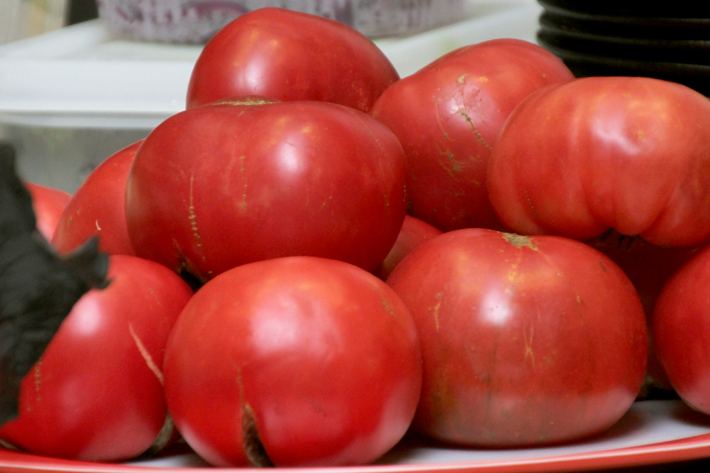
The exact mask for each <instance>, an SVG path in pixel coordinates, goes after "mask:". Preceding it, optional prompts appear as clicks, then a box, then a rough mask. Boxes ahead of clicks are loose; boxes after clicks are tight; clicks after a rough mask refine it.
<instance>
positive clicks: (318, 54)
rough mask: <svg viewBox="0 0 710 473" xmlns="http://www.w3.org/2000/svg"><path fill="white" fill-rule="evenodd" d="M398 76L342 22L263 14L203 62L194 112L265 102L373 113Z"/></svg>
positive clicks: (226, 36)
mask: <svg viewBox="0 0 710 473" xmlns="http://www.w3.org/2000/svg"><path fill="white" fill-rule="evenodd" d="M397 79H398V75H397V72H396V71H395V69H394V67H393V66H392V64H391V63H390V62H389V60H388V59H387V57H386V56H385V55H384V54H383V53H382V51H380V50H379V49H378V48H377V46H375V44H374V43H372V41H370V40H369V39H368V38H367V37H365V36H363V35H362V34H360V33H359V32H358V31H356V30H354V29H352V28H350V27H348V26H346V25H344V24H341V23H337V22H335V21H332V20H329V19H326V18H321V17H318V16H314V15H308V14H305V13H298V12H294V11H289V10H284V9H279V8H261V9H258V10H255V11H253V12H251V13H248V14H246V15H242V16H240V17H239V18H237V19H236V20H234V21H232V22H231V23H229V24H228V25H227V26H225V27H224V28H223V29H222V30H221V31H220V32H218V33H217V34H216V35H215V36H214V37H213V38H212V39H211V40H210V41H209V42H208V43H207V44H206V45H205V47H204V49H203V50H202V53H201V54H200V57H199V58H198V59H197V62H196V63H195V66H194V68H193V71H192V76H191V78H190V84H189V88H188V92H187V106H188V108H192V107H196V106H198V105H203V104H206V103H210V102H214V101H216V100H219V99H224V98H233V97H245V96H263V97H269V98H272V99H279V100H323V101H327V102H335V103H340V104H343V105H347V106H350V107H354V108H357V109H359V110H362V111H368V110H369V109H370V107H371V106H372V104H373V103H374V102H375V100H376V99H377V97H378V96H379V95H380V94H381V93H382V91H383V90H385V88H386V87H387V86H388V85H390V84H391V83H392V82H394V81H396V80H397Z"/></svg>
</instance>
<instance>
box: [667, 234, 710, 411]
mask: <svg viewBox="0 0 710 473" xmlns="http://www.w3.org/2000/svg"><path fill="white" fill-rule="evenodd" d="M709 284H710V247H707V248H705V249H704V250H703V251H702V252H700V253H699V254H698V255H696V256H694V257H693V258H692V259H691V260H690V261H689V262H688V263H686V264H685V265H684V266H683V267H682V268H681V269H680V270H679V271H678V272H677V273H676V274H675V275H674V276H673V278H672V279H671V280H670V281H669V282H668V284H667V285H666V286H665V287H664V289H663V292H662V293H661V296H660V297H659V299H658V303H657V304H656V310H655V312H654V314H653V337H654V345H655V348H656V353H657V355H658V358H659V360H660V361H661V364H662V365H663V368H664V369H665V371H666V374H667V375H668V379H669V380H670V382H671V385H672V386H673V387H674V388H675V390H676V392H677V393H678V395H679V396H680V397H681V398H682V399H683V400H684V401H685V402H686V403H687V404H688V405H689V406H691V407H692V408H694V409H697V410H699V411H701V412H704V413H705V414H710V298H709V297H708V285H709Z"/></svg>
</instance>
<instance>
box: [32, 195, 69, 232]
mask: <svg viewBox="0 0 710 473" xmlns="http://www.w3.org/2000/svg"><path fill="white" fill-rule="evenodd" d="M25 187H27V190H28V191H29V192H30V195H31V196H32V207H33V208H34V211H35V219H36V221H37V230H39V232H40V233H41V234H42V236H44V238H46V239H47V240H48V241H51V240H52V236H53V235H54V232H55V230H56V228H57V224H58V222H59V219H60V217H61V215H62V212H63V211H64V208H65V207H66V206H67V204H68V203H69V200H71V194H69V193H67V192H65V191H63V190H60V189H55V188H53V187H47V186H43V185H41V184H36V183H33V182H26V183H25Z"/></svg>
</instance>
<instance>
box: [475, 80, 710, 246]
mask: <svg viewBox="0 0 710 473" xmlns="http://www.w3.org/2000/svg"><path fill="white" fill-rule="evenodd" d="M708 130H710V100H708V99H707V98H705V97H703V96H702V95H700V94H699V93H698V92H695V91H693V90H692V89H689V88H687V87H685V86H682V85H680V84H675V83H672V82H666V81H661V80H657V79H649V78H639V77H589V78H585V79H578V80H575V81H573V82H571V83H567V84H563V85H561V86H558V87H553V88H548V89H546V90H543V91H540V92H539V93H536V94H534V95H533V96H531V97H529V98H528V99H527V100H526V101H525V102H524V103H523V104H521V106H520V107H518V108H517V109H516V111H515V112H514V113H513V115H512V116H511V117H510V120H509V121H508V122H507V124H506V126H505V128H504V130H503V132H502V133H501V136H500V139H499V141H498V143H497V144H496V147H495V149H494V150H493V153H492V155H491V159H490V161H489V169H488V171H489V172H488V179H489V190H490V197H491V201H492V203H493V205H494V206H495V208H496V210H497V211H498V213H499V216H500V218H501V219H502V221H503V222H504V223H505V224H506V225H507V226H509V227H510V228H512V229H513V230H515V231H517V232H520V233H528V234H529V233H547V234H559V235H563V236H568V237H573V238H580V239H587V238H592V237H595V236H597V235H599V234H601V233H603V232H604V231H605V230H607V229H608V228H613V229H615V230H617V231H618V232H619V233H622V234H625V235H640V236H642V237H643V238H644V239H646V240H648V241H650V242H651V243H654V244H656V245H659V246H693V245H698V244H700V243H702V242H703V241H705V240H707V239H708V238H710V192H708V189H710V132H708Z"/></svg>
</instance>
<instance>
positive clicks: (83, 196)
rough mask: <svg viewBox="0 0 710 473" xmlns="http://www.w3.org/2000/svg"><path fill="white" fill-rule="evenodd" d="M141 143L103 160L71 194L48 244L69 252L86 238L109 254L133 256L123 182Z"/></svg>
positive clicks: (124, 184)
mask: <svg viewBox="0 0 710 473" xmlns="http://www.w3.org/2000/svg"><path fill="white" fill-rule="evenodd" d="M140 144H141V141H138V142H136V143H133V144H131V145H130V146H127V147H125V148H123V149H121V150H119V151H117V152H116V153H114V154H113V155H111V156H109V157H108V158H106V160H105V161H104V162H103V163H101V164H100V165H99V166H98V167H97V168H96V169H94V170H93V171H92V173H91V174H90V175H89V176H88V177H87V178H86V180H85V181H84V183H83V184H82V185H81V187H79V189H78V190H77V191H76V193H75V194H74V197H73V198H72V199H71V202H69V205H68V206H67V209H66V211H65V212H64V214H63V215H62V217H61V219H60V220H59V223H58V225H57V231H56V233H55V235H54V239H53V241H52V244H53V245H54V247H55V248H57V250H59V251H60V252H67V253H68V252H70V251H72V250H73V249H75V248H77V247H78V246H79V245H81V244H82V243H84V242H85V241H86V240H87V239H88V238H89V237H91V236H94V235H98V236H99V247H100V248H101V250H102V251H105V252H106V253H109V254H126V255H132V254H134V252H133V248H132V247H131V240H130V238H129V236H128V228H127V227H126V197H125V195H126V181H127V180H128V171H129V170H130V168H131V165H132V164H133V160H134V159H135V156H136V151H138V147H139V146H140Z"/></svg>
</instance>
